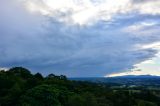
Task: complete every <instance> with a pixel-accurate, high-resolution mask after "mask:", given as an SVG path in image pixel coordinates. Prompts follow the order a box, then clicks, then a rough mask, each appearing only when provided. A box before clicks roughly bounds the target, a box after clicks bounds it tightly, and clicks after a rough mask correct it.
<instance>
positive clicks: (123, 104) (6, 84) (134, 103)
mask: <svg viewBox="0 0 160 106" xmlns="http://www.w3.org/2000/svg"><path fill="white" fill-rule="evenodd" d="M136 90H137V89H136ZM138 90H139V91H138V92H134V90H129V89H113V88H110V87H108V86H106V85H104V84H96V83H91V82H81V81H70V80H68V79H67V78H66V76H64V75H60V76H56V75H54V74H49V75H48V76H47V77H43V76H42V75H41V74H40V73H36V74H34V75H32V74H31V73H30V71H29V70H27V69H25V68H22V67H15V68H11V69H9V70H8V71H0V106H160V96H159V94H160V92H159V90H156V91H153V90H144V89H138Z"/></svg>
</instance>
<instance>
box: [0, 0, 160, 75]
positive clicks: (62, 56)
mask: <svg viewBox="0 0 160 106" xmlns="http://www.w3.org/2000/svg"><path fill="white" fill-rule="evenodd" d="M139 2H140V1H139ZM139 2H138V3H139ZM0 13H1V14H0V17H1V19H0V40H1V41H0V65H1V67H12V66H25V67H28V68H30V69H33V70H34V72H36V71H40V72H42V73H43V74H48V73H51V72H53V73H55V74H66V75H68V76H72V77H75V76H79V77H80V76H105V75H106V74H110V73H115V72H123V71H125V70H128V69H131V68H133V67H134V65H135V64H138V63H140V62H142V61H144V60H147V59H150V58H152V57H153V56H154V55H155V54H156V53H157V52H158V51H157V50H155V49H153V48H145V49H144V48H142V47H143V45H148V44H151V43H154V42H158V41H159V40H160V37H159V33H160V32H159V30H158V29H159V28H160V26H159V22H160V20H159V16H150V15H148V17H149V18H146V16H145V15H132V16H131V17H128V16H126V15H123V16H117V19H116V18H115V19H114V21H113V20H112V21H110V22H105V21H103V20H99V21H98V22H96V23H95V24H94V25H91V26H80V25H77V24H75V25H67V24H66V23H63V22H59V21H57V20H56V19H54V17H48V16H42V15H40V14H34V13H29V12H28V11H27V10H26V9H25V8H24V7H23V5H22V4H21V3H19V2H18V1H14V0H5V1H4V0H0ZM125 16H126V17H125ZM121 17H125V18H121Z"/></svg>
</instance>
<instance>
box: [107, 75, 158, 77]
mask: <svg viewBox="0 0 160 106" xmlns="http://www.w3.org/2000/svg"><path fill="white" fill-rule="evenodd" d="M107 78H160V76H155V75H125V76H116V77H107Z"/></svg>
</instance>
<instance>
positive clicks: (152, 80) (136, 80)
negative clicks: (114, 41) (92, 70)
mask: <svg viewBox="0 0 160 106" xmlns="http://www.w3.org/2000/svg"><path fill="white" fill-rule="evenodd" d="M70 80H76V81H88V82H94V83H105V84H111V83H112V84H120V85H136V86H160V76H153V75H126V76H117V77H85V78H70Z"/></svg>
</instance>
